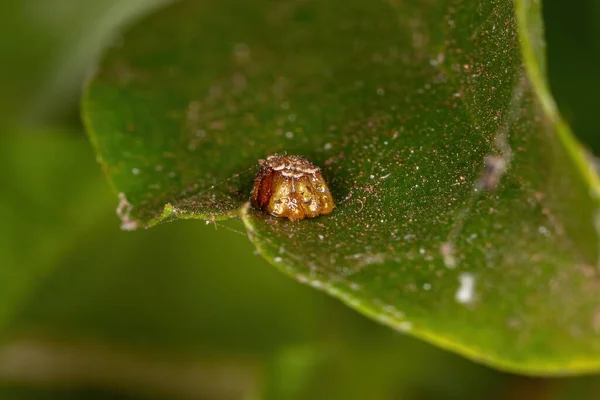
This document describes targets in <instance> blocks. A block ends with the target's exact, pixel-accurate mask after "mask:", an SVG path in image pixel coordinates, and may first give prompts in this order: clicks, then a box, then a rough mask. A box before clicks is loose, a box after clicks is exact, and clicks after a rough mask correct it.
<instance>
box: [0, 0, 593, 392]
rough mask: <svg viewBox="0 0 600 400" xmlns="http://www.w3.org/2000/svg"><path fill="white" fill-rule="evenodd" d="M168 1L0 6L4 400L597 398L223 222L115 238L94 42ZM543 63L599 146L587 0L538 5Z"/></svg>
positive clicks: (576, 382) (585, 383)
mask: <svg viewBox="0 0 600 400" xmlns="http://www.w3.org/2000/svg"><path fill="white" fill-rule="evenodd" d="M161 3H165V1H164V0H128V1H126V0H120V1H119V0H96V1H92V0H52V1H49V0H6V1H4V2H2V4H1V5H0V15H1V17H0V18H1V19H2V21H1V22H0V33H1V34H0V50H1V51H2V55H3V62H2V67H1V71H2V74H1V75H0V85H1V88H2V90H1V91H0V110H1V111H0V128H1V129H2V134H1V135H0V166H1V167H2V172H3V173H2V174H0V221H2V223H1V224H0V340H1V341H0V399H106V398H111V399H259V398H266V399H464V398H484V397H485V398H488V399H496V398H497V399H505V398H514V399H575V398H577V399H586V398H587V399H597V398H600V378H597V377H591V376H590V377H582V378H560V379H558V378H557V379H541V378H527V377H520V376H516V375H511V374H506V373H501V372H497V371H494V370H491V369H489V368H487V367H484V366H480V365H478V364H475V363H473V362H470V361H467V360H465V359H462V358H461V357H459V356H456V355H454V354H451V353H448V352H445V351H442V350H439V349H436V348H434V347H432V346H430V345H428V344H425V343H422V342H421V341H418V340H416V339H412V338H409V337H406V336H403V335H401V334H399V333H396V332H393V331H391V330H390V329H388V328H385V327H382V326H379V325H378V324H377V323H375V322H372V321H370V320H368V319H367V318H365V317H363V316H361V315H359V314H357V313H356V312H354V311H352V310H350V309H348V308H347V307H345V306H343V305H342V304H341V303H339V302H338V301H337V300H334V299H331V298H329V297H327V296H326V295H324V294H322V293H320V292H317V291H315V290H314V289H311V288H309V287H306V286H301V285H299V284H297V283H296V282H294V281H292V280H290V279H289V278H287V277H285V276H283V275H282V274H280V273H279V272H277V271H276V270H275V269H274V268H273V267H271V266H269V265H268V264H267V263H266V261H264V260H263V259H262V258H260V257H259V256H257V255H256V253H255V252H254V249H253V247H252V246H251V245H250V243H249V242H248V240H247V238H246V237H245V236H244V233H243V227H242V225H241V224H240V223H239V222H237V221H231V222H228V223H220V224H219V225H212V224H209V225H205V224H204V223H202V222H200V221H183V222H177V223H173V224H166V225H161V226H158V227H156V228H154V229H151V230H147V231H137V232H129V233H125V232H121V231H120V230H119V220H118V218H117V217H116V215H115V207H116V205H117V199H116V196H115V195H114V193H112V191H111V189H110V187H109V185H108V183H107V182H106V180H105V179H104V177H103V175H102V172H101V170H100V168H99V166H98V165H97V164H96V163H95V160H94V154H93V151H92V149H91V146H90V145H89V143H88V142H87V139H86V138H85V135H84V134H83V129H82V126H81V122H80V120H79V116H78V115H79V104H78V102H79V93H80V88H81V85H82V83H83V82H84V80H85V77H86V73H87V71H89V68H90V67H91V66H93V62H94V59H95V57H96V56H97V55H98V54H99V51H100V50H101V48H102V46H103V44H105V43H107V42H109V41H114V40H117V41H118V40H119V27H122V26H123V25H124V24H126V23H128V22H130V21H131V20H132V18H133V19H134V18H135V17H136V16H139V15H141V14H143V13H145V12H150V11H151V10H152V9H153V8H154V7H157V6H160V5H161ZM544 18H545V22H546V37H547V46H548V47H547V54H548V69H549V74H550V84H551V88H552V90H553V93H554V95H555V97H556V100H557V102H558V104H559V107H560V109H561V111H562V113H563V114H564V116H565V118H566V119H567V120H568V121H569V122H570V124H571V126H572V127H573V129H574V131H575V133H576V135H577V136H578V137H579V138H580V140H581V141H582V143H584V144H585V146H587V147H588V148H589V149H590V151H591V152H592V153H595V154H600V135H599V134H598V126H597V125H596V124H595V120H594V119H593V118H594V117H595V115H596V113H597V110H598V109H599V106H600V101H599V100H598V96H597V93H600V74H599V71H600V3H598V2H597V1H595V0H575V1H571V2H564V1H561V0H546V1H545V2H544Z"/></svg>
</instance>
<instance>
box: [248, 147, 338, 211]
mask: <svg viewBox="0 0 600 400" xmlns="http://www.w3.org/2000/svg"><path fill="white" fill-rule="evenodd" d="M259 165H260V169H259V171H258V174H256V178H255V179H254V188H253V189H252V195H251V201H252V205H253V206H254V207H256V208H258V209H260V210H263V211H266V212H268V213H269V214H271V215H274V216H276V217H287V218H289V219H290V220H292V221H297V220H300V219H304V218H314V217H316V216H318V215H321V214H330V213H331V212H332V211H333V208H334V207H335V205H334V204H333V197H331V192H330V191H329V188H328V187H327V183H326V182H325V179H323V175H321V170H320V169H319V167H317V166H315V165H314V164H313V163H311V162H310V161H308V160H307V159H305V158H303V157H300V156H282V155H279V154H273V155H270V156H269V157H267V159H266V160H259Z"/></svg>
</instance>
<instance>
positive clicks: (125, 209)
mask: <svg viewBox="0 0 600 400" xmlns="http://www.w3.org/2000/svg"><path fill="white" fill-rule="evenodd" d="M132 208H133V206H132V205H131V203H130V202H129V201H128V200H127V196H126V195H125V193H123V192H121V193H119V205H118V206H117V210H116V212H117V216H118V217H119V218H120V219H121V229H122V230H124V231H133V230H136V229H137V228H138V226H139V224H138V222H137V221H136V220H134V219H133V218H131V216H130V215H129V214H130V213H131V209H132Z"/></svg>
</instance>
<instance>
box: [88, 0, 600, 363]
mask: <svg viewBox="0 0 600 400" xmlns="http://www.w3.org/2000/svg"><path fill="white" fill-rule="evenodd" d="M541 29H542V24H541V19H540V14H539V3H538V2H528V1H525V0H523V1H516V2H513V1H510V0H502V1H496V2H484V1H481V2H463V1H458V0H446V1H439V2H428V3H427V6H424V4H423V2H420V1H409V2H363V1H350V2H348V1H344V2H342V1H340V2H317V1H307V2H298V3H288V2H285V3H280V4H273V3H271V2H268V1H258V2H252V3H247V2H241V1H236V0H226V1H207V2H200V3H198V2H193V1H189V2H182V3H180V4H178V5H176V6H174V7H171V8H169V9H166V10H163V11H160V12H159V13H157V14H155V15H154V16H153V17H150V18H148V19H146V20H144V21H143V22H142V23H141V24H139V25H137V26H136V27H135V28H134V29H132V30H131V31H130V32H129V33H128V34H127V35H125V37H124V41H123V44H122V45H121V46H118V47H114V48H112V49H110V50H109V51H107V53H106V55H105V56H104V58H103V60H102V62H101V65H100V68H99V71H98V73H97V75H96V77H95V78H94V79H93V80H92V81H91V82H90V85H89V87H88V88H87V90H86V93H85V99H84V104H83V106H84V110H83V113H84V118H85V119H86V122H87V128H88V131H89V134H90V138H91V140H92V142H93V143H94V145H95V147H96V149H97V152H98V156H99V158H100V160H101V162H102V164H103V166H104V168H105V169H106V171H107V172H108V175H109V176H110V179H111V182H112V183H113V185H114V187H115V188H116V190H117V191H118V192H119V193H120V196H121V201H122V204H123V205H125V206H126V207H124V208H123V209H124V210H125V212H124V213H122V217H123V222H124V227H125V228H135V227H138V226H144V227H149V226H153V225H155V224H157V223H158V222H161V221H166V220H172V219H176V218H201V219H213V220H218V219H224V218H229V217H232V216H235V215H239V214H241V216H242V219H243V220H244V223H245V226H246V228H247V230H248V233H249V236H250V238H251V240H252V241H253V242H254V243H255V245H256V246H257V248H258V249H259V251H260V252H261V253H262V254H263V255H264V256H265V257H266V258H267V259H268V260H270V261H271V262H272V263H273V264H275V265H276V266H278V267H279V268H280V269H281V270H282V271H284V272H286V273H288V274H289V275H291V276H292V277H294V278H296V279H297V280H299V281H301V282H305V283H308V284H310V285H312V286H314V287H316V288H319V289H322V290H325V291H326V292H328V293H329V294H331V295H333V296H335V297H338V298H340V299H342V300H343V301H344V302H346V303H347V304H349V305H350V306H352V307H354V308H356V309H358V310H360V311H362V312H363V313H365V314H367V315H369V316H371V317H373V318H375V319H377V320H379V321H381V322H382V323H384V324H387V325H389V326H391V327H393V328H395V329H398V330H400V331H403V332H410V333H412V334H413V335H416V336H418V337H421V338H424V339H426V340H428V341H430V342H433V343H436V344H438V345H440V346H442V347H445V348H449V349H452V350H454V351H457V352H459V353H461V354H464V355H466V356H468V357H471V358H473V359H476V360H479V361H481V362H485V363H487V364H490V365H494V366H496V367H501V368H506V369H511V370H517V371H521V372H525V373H531V374H533V373H536V374H567V373H574V372H582V371H591V370H597V369H598V367H600V337H599V335H598V332H599V331H600V317H599V315H600V300H599V299H598V296H597V291H598V288H599V286H598V285H599V284H600V281H599V279H600V278H599V277H598V267H597V261H598V255H599V249H598V243H599V240H598V232H597V230H596V226H595V223H594V221H595V220H596V219H597V218H596V214H597V209H598V205H599V204H598V203H599V200H598V193H599V190H598V184H597V178H596V176H595V174H594V172H593V171H592V170H591V169H590V168H589V167H588V164H587V162H586V160H585V158H584V156H583V154H582V153H581V151H580V149H579V147H578V145H577V143H576V142H575V141H574V140H573V138H572V137H571V134H570V132H569V130H568V127H567V126H566V125H565V124H564V123H563V122H562V121H561V120H560V117H559V115H558V113H557V112H556V107H555V106H554V103H553V100H552V98H551V97H550V95H549V92H548V90H547V84H546V81H545V61H544V54H543V37H542V35H541ZM274 152H288V153H291V154H295V153H299V154H303V155H305V156H308V157H309V158H310V159H312V160H313V161H315V162H316V163H317V164H318V165H320V166H322V167H323V172H324V175H325V176H326V177H327V178H328V180H329V182H330V185H331V189H332V192H333V194H334V196H335V198H336V200H337V208H336V209H335V211H334V212H333V214H332V215H330V216H327V217H320V218H318V219H315V220H305V221H301V222H290V221H285V220H278V219H275V218H271V217H267V216H265V215H263V214H262V213H259V212H257V211H253V210H251V209H250V208H248V207H247V206H242V205H243V204H244V203H245V202H246V200H247V198H248V193H249V190H250V185H251V184H252V177H251V172H253V171H254V169H253V166H254V165H255V164H256V161H257V160H258V159H259V158H263V157H265V156H266V155H268V154H270V153H274Z"/></svg>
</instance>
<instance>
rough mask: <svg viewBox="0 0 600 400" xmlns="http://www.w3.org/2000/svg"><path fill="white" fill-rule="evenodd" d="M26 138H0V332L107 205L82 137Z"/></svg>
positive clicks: (107, 196)
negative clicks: (0, 258)
mask: <svg viewBox="0 0 600 400" xmlns="http://www.w3.org/2000/svg"><path fill="white" fill-rule="evenodd" d="M26 136H27V135H12V134H9V135H4V136H1V137H0V167H1V168H2V171H5V173H3V174H2V175H1V176H0V187H1V188H2V196H0V220H1V221H2V224H0V253H1V254H2V268H0V331H3V330H4V328H5V326H6V324H7V321H8V320H9V319H10V316H11V315H12V314H13V313H14V311H15V309H18V308H19V307H20V302H21V301H22V300H23V299H24V298H25V297H26V296H27V295H28V294H29V293H30V292H31V291H33V290H35V288H36V285H37V284H38V283H39V282H40V280H41V279H42V278H43V277H44V276H45V275H46V274H47V273H49V271H51V269H52V268H53V267H54V266H56V264H57V262H58V260H60V259H61V258H62V257H64V256H65V254H68V253H69V252H70V251H72V245H73V242H74V240H75V239H76V238H77V237H78V236H80V235H83V234H85V232H87V231H88V230H89V229H90V227H91V226H93V225H94V224H95V223H96V222H97V221H98V220H99V218H102V217H103V216H104V215H105V214H106V213H107V208H106V205H107V204H110V202H109V199H110V191H109V190H108V189H107V187H106V184H105V183H104V182H103V181H102V176H101V174H99V173H98V171H97V169H96V168H95V166H94V162H93V153H92V149H91V148H90V146H89V145H88V144H87V143H86V142H85V141H84V140H83V138H82V137H77V138H75V137H70V136H69V135H67V134H61V133H56V132H55V134H51V135H42V136H40V137H37V138H36V139H35V140H32V139H31V137H29V138H28V137H26ZM109 210H110V209H109ZM109 212H110V211H109Z"/></svg>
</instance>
